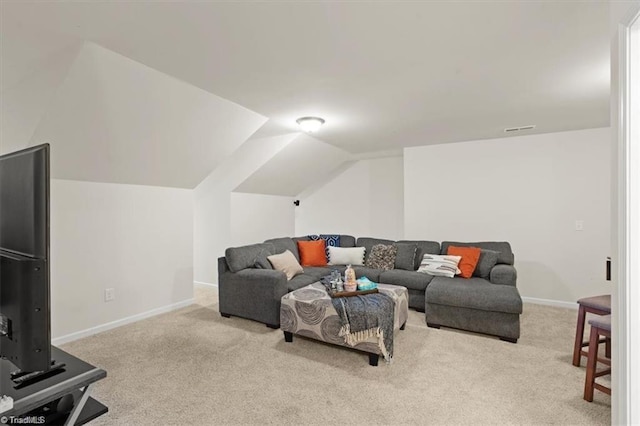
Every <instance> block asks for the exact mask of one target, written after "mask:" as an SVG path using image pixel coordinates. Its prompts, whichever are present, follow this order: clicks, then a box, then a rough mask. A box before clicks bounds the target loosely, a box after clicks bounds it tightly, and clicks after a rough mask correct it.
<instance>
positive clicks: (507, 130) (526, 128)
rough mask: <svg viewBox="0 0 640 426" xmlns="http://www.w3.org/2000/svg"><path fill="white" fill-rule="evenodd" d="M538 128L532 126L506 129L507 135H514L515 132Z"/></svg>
mask: <svg viewBox="0 0 640 426" xmlns="http://www.w3.org/2000/svg"><path fill="white" fill-rule="evenodd" d="M535 128H536V125H535V124H531V125H529V126H520V127H507V128H506V129H504V132H505V133H513V132H521V131H523V130H533V129H535Z"/></svg>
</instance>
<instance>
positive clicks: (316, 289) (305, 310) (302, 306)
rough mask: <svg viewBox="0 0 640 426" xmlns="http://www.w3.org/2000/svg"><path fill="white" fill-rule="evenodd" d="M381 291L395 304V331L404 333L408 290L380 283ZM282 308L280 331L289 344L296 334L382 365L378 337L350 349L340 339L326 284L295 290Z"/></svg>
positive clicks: (374, 364) (337, 322)
mask: <svg viewBox="0 0 640 426" xmlns="http://www.w3.org/2000/svg"><path fill="white" fill-rule="evenodd" d="M378 291H379V292H380V293H383V294H386V295H388V296H389V297H391V299H393V301H394V302H395V309H394V318H393V329H394V332H395V331H397V330H399V329H400V330H404V326H405V323H406V322H407V318H408V316H409V299H408V293H407V289H406V288H405V287H400V286H395V285H390V284H378ZM281 302H282V303H281V306H280V328H281V329H282V331H283V332H284V337H285V340H286V341H287V342H292V341H293V335H294V334H297V335H299V336H304V337H309V338H312V339H315V340H319V341H321V342H326V343H331V344H334V345H339V346H346V347H349V348H354V349H357V350H360V351H362V352H367V353H368V354H369V364H370V365H373V366H376V365H378V359H379V357H380V355H382V351H381V350H380V348H379V347H378V340H377V338H376V337H369V338H367V339H366V340H364V341H361V342H359V343H357V344H356V345H355V346H350V345H348V344H347V343H346V342H345V339H344V337H342V336H339V332H340V328H341V326H342V324H341V321H340V317H339V316H338V312H336V310H335V308H334V307H333V303H332V302H331V297H330V296H329V295H328V294H327V291H326V290H325V287H324V285H322V284H320V283H319V282H317V283H314V284H310V285H308V286H306V287H302V288H300V289H298V290H295V291H292V292H291V293H288V294H286V295H284V296H283V297H282V301H281Z"/></svg>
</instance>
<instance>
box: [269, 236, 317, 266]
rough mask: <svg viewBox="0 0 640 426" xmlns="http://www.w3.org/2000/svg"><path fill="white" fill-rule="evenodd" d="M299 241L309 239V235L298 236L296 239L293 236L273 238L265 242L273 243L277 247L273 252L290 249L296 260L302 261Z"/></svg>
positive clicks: (282, 251)
mask: <svg viewBox="0 0 640 426" xmlns="http://www.w3.org/2000/svg"><path fill="white" fill-rule="evenodd" d="M304 238H306V239H304ZM297 241H309V237H302V238H300V237H297V238H295V239H293V238H291V237H282V238H271V239H269V240H266V241H265V243H271V244H273V246H274V247H275V252H274V253H273V254H280V253H284V252H285V251H287V250H289V251H290V252H291V253H293V256H294V257H295V258H296V260H297V261H298V262H300V254H299V253H298V245H297V244H296V242H297Z"/></svg>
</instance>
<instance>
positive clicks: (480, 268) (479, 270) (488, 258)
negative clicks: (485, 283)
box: [473, 249, 500, 279]
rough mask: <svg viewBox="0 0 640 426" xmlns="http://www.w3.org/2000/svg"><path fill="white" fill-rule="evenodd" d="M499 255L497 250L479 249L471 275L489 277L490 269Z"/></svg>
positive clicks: (496, 261)
mask: <svg viewBox="0 0 640 426" xmlns="http://www.w3.org/2000/svg"><path fill="white" fill-rule="evenodd" d="M499 257H500V252H499V251H494V250H485V249H482V250H480V258H479V259H478V264H477V265H476V269H475V270H474V271H473V276H474V277H480V278H484V279H489V274H490V273H491V269H492V268H493V267H494V266H496V263H498V258H499Z"/></svg>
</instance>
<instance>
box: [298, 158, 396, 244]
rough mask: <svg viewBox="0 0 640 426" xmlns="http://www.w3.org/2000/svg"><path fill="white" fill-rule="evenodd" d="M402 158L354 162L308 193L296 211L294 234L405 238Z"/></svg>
mask: <svg viewBox="0 0 640 426" xmlns="http://www.w3.org/2000/svg"><path fill="white" fill-rule="evenodd" d="M402 170H403V162H402V157H388V158H376V159H368V160H360V161H357V162H355V163H353V164H352V165H351V166H350V167H348V168H347V169H346V170H344V171H343V172H342V173H339V174H337V175H336V176H334V177H333V179H331V180H329V181H328V182H327V183H326V184H325V185H323V186H321V187H319V188H317V189H316V190H315V191H314V192H312V193H311V194H308V195H307V194H305V196H304V197H303V198H302V197H301V200H300V206H299V207H296V211H295V220H296V225H295V234H296V235H308V234H319V233H339V234H348V235H353V236H355V237H365V236H373V237H378V238H389V239H401V238H402V237H403V209H404V205H403V171H402Z"/></svg>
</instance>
